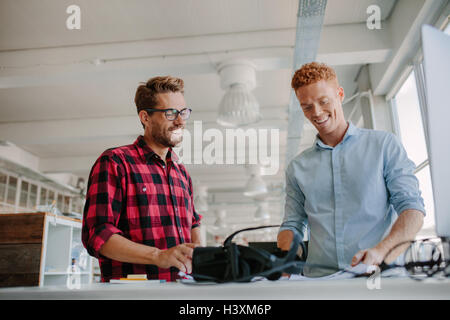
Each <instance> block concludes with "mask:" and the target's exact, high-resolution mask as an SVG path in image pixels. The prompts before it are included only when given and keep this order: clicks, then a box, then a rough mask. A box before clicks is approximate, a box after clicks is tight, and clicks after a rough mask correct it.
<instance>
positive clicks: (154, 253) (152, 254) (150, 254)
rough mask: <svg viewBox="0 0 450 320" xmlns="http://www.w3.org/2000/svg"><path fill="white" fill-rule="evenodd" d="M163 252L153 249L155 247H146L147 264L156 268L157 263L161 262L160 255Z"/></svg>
mask: <svg viewBox="0 0 450 320" xmlns="http://www.w3.org/2000/svg"><path fill="white" fill-rule="evenodd" d="M162 252H163V250H161V249H158V248H155V247H148V250H147V253H146V258H147V260H148V263H147V264H153V265H156V266H159V262H160V260H161V258H160V257H161V253H162Z"/></svg>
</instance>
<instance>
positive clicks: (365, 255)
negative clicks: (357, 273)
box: [351, 247, 385, 267]
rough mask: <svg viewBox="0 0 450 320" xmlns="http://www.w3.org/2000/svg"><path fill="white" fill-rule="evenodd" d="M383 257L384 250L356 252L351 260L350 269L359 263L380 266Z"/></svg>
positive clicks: (372, 249)
mask: <svg viewBox="0 0 450 320" xmlns="http://www.w3.org/2000/svg"><path fill="white" fill-rule="evenodd" d="M384 257H385V253H384V250H381V249H379V248H377V247H374V248H371V249H365V250H360V251H358V252H357V253H356V254H355V255H354V256H353V259H352V264H351V265H352V267H354V266H356V265H357V264H359V263H364V264H366V265H368V266H370V265H380V264H381V263H382V262H383V260H384Z"/></svg>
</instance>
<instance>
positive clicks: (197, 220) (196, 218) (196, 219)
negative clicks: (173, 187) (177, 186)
mask: <svg viewBox="0 0 450 320" xmlns="http://www.w3.org/2000/svg"><path fill="white" fill-rule="evenodd" d="M188 178H189V179H188V180H189V196H190V197H191V203H192V229H194V228H196V227H199V226H200V224H201V220H202V215H200V214H198V213H197V211H195V206H194V190H193V186H192V179H191V177H190V176H189V175H188Z"/></svg>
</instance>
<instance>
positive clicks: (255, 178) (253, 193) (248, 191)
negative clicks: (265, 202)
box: [244, 165, 268, 197]
mask: <svg viewBox="0 0 450 320" xmlns="http://www.w3.org/2000/svg"><path fill="white" fill-rule="evenodd" d="M247 170H248V171H249V173H250V179H249V180H248V182H247V184H246V186H245V189H244V196H247V197H258V196H261V195H264V194H267V193H268V189H267V186H266V183H265V182H264V180H263V178H262V177H261V168H260V167H259V166H258V165H249V166H248V167H247Z"/></svg>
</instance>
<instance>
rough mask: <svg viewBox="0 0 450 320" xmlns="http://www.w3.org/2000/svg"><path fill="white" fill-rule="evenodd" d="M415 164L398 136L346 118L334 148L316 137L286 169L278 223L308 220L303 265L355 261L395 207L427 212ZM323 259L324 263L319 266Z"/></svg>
mask: <svg viewBox="0 0 450 320" xmlns="http://www.w3.org/2000/svg"><path fill="white" fill-rule="evenodd" d="M414 169H415V165H414V163H413V162H412V161H411V160H409V159H408V157H407V155H406V152H405V150H404V148H403V146H402V145H401V143H400V141H399V140H398V138H397V137H396V136H395V135H393V134H391V133H387V132H383V131H377V130H369V129H359V128H356V127H355V126H354V125H353V124H352V123H349V127H348V129H347V132H346V133H345V136H344V138H343V139H342V141H341V142H340V143H339V144H338V145H336V146H335V147H334V148H333V147H330V146H328V145H325V144H324V143H323V142H322V141H321V140H320V139H319V138H317V139H316V141H315V143H314V145H313V146H312V147H311V148H309V149H307V150H305V151H303V152H302V153H301V154H300V155H298V156H297V157H295V158H294V159H293V160H292V161H291V162H290V164H289V166H288V168H287V170H286V203H285V213H284V218H283V223H282V225H281V228H280V231H282V230H292V231H294V232H298V233H299V234H300V237H301V238H302V239H304V234H305V231H306V228H307V226H309V237H310V239H309V243H308V257H307V260H306V265H305V267H304V269H303V273H304V275H306V276H310V277H319V276H324V275H328V274H331V273H333V272H335V271H337V270H338V269H343V268H347V267H349V266H350V263H351V260H352V258H353V256H354V255H355V253H356V252H358V251H359V250H362V249H368V248H372V247H374V246H375V245H377V244H378V243H379V242H380V241H381V240H382V239H383V238H384V237H385V236H386V235H387V234H388V233H389V231H390V229H391V227H392V225H393V223H394V222H395V219H396V218H397V213H401V212H403V211H404V210H406V209H416V210H419V211H422V212H423V213H424V214H425V209H424V203H423V199H422V197H421V196H420V190H419V182H418V180H417V178H416V176H415V175H414ZM318 265H321V266H326V267H318Z"/></svg>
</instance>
